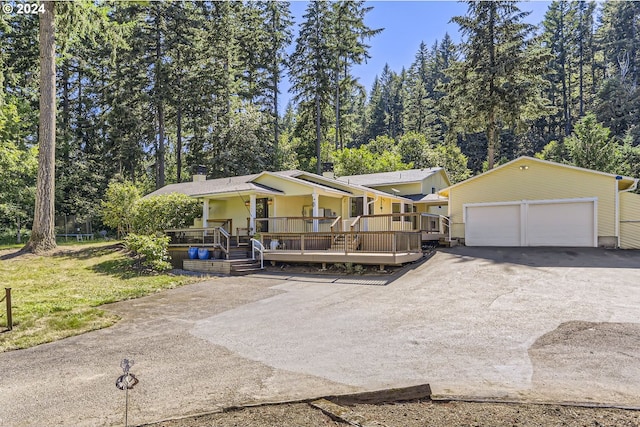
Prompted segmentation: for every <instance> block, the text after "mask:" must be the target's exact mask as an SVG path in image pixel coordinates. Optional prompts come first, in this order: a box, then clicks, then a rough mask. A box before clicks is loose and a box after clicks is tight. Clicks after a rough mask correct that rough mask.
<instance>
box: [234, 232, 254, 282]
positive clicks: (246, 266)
mask: <svg viewBox="0 0 640 427" xmlns="http://www.w3.org/2000/svg"><path fill="white" fill-rule="evenodd" d="M235 239H236V238H235V237H233V238H232V239H231V242H230V244H231V247H230V249H229V258H228V260H227V262H229V263H230V264H231V275H232V276H241V275H244V274H251V273H256V272H258V271H260V260H259V259H255V260H254V259H251V249H250V248H249V247H247V246H240V247H238V246H237V244H236V241H235Z"/></svg>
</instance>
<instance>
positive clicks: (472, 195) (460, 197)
mask: <svg viewBox="0 0 640 427" xmlns="http://www.w3.org/2000/svg"><path fill="white" fill-rule="evenodd" d="M525 165H526V166H527V167H528V169H525V170H522V169H520V166H525ZM616 189H617V183H616V181H615V178H614V177H609V176H606V175H599V174H594V173H590V172H586V171H580V170H576V169H571V168H566V167H562V166H561V165H557V166H556V165H550V164H546V163H540V162H536V161H533V160H531V159H521V160H519V161H516V162H513V163H512V164H510V165H509V166H506V167H502V168H501V169H497V170H495V171H493V172H491V173H488V174H486V175H484V176H481V177H478V178H476V179H473V180H470V181H468V182H464V183H462V184H460V185H459V186H458V187H454V188H451V190H450V194H449V215H450V217H451V222H452V227H451V229H452V236H453V237H456V238H463V237H464V224H463V208H462V205H463V204H465V203H485V202H506V201H517V200H547V199H573V198H583V197H597V198H598V236H599V237H603V236H609V237H610V236H615V193H616Z"/></svg>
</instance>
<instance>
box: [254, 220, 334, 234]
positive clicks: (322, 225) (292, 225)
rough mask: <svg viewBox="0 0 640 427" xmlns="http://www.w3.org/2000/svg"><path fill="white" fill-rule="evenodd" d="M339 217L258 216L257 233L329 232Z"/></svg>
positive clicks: (256, 221)
mask: <svg viewBox="0 0 640 427" xmlns="http://www.w3.org/2000/svg"><path fill="white" fill-rule="evenodd" d="M336 220H337V218H335V217H326V216H311V217H310V216H305V217H272V218H256V219H255V223H256V233H309V232H314V231H317V232H329V231H331V228H332V226H334V224H335V222H336Z"/></svg>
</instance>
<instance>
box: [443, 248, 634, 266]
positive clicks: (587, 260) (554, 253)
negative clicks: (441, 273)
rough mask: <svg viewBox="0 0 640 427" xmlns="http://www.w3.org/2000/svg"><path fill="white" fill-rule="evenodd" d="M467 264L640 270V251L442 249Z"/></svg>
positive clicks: (593, 249) (595, 249)
mask: <svg viewBox="0 0 640 427" xmlns="http://www.w3.org/2000/svg"><path fill="white" fill-rule="evenodd" d="M439 250H440V251H442V252H445V253H448V254H451V255H453V256H455V257H456V258H457V259H456V260H455V261H454V262H457V263H464V262H471V261H474V260H476V259H484V260H487V261H489V262H491V263H495V264H504V263H507V264H518V265H526V266H529V267H582V268H585V267H587V268H589V267H592V268H632V269H640V251H636V250H619V249H603V248H508V247H495V248H490V247H467V246H457V247H454V248H447V249H439Z"/></svg>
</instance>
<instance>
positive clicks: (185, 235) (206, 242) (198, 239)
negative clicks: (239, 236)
mask: <svg viewBox="0 0 640 427" xmlns="http://www.w3.org/2000/svg"><path fill="white" fill-rule="evenodd" d="M165 234H166V235H167V236H169V246H198V247H203V248H218V249H221V250H222V251H223V252H224V257H225V258H228V257H229V251H230V245H231V236H230V235H229V233H228V232H227V230H225V229H224V228H222V227H207V228H181V229H172V230H165Z"/></svg>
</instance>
